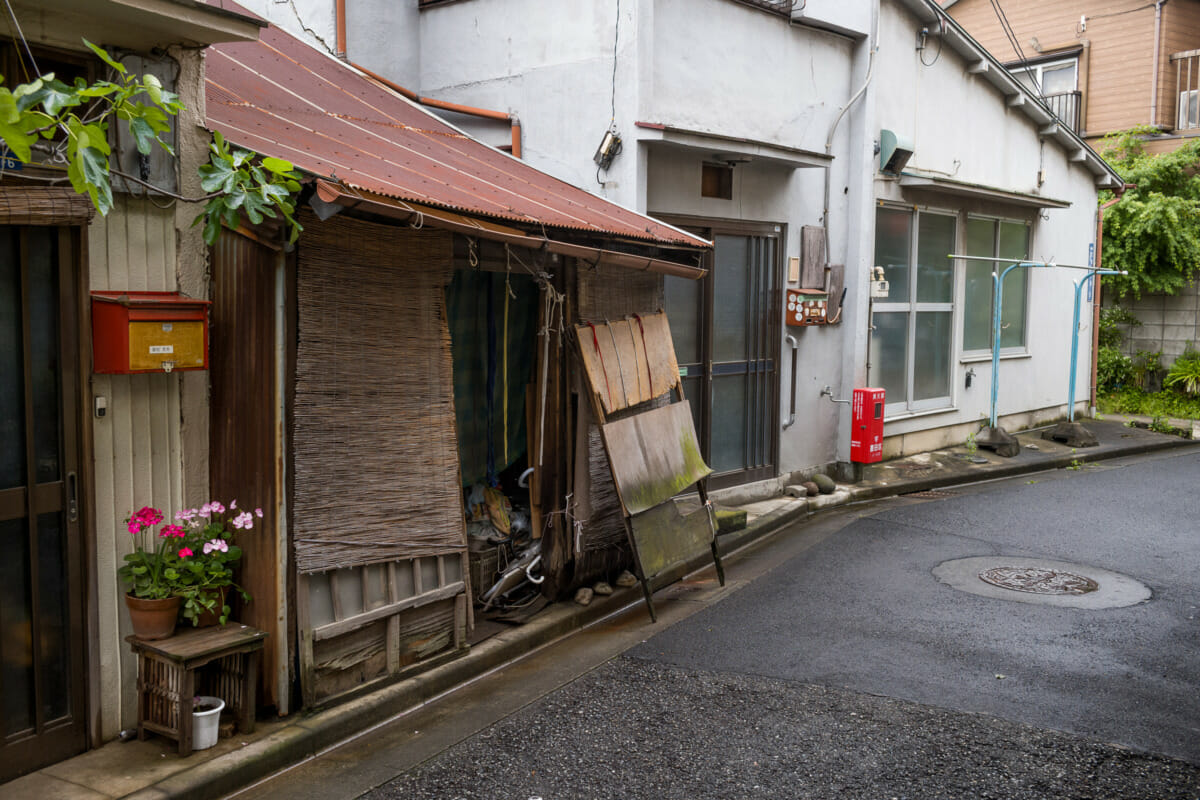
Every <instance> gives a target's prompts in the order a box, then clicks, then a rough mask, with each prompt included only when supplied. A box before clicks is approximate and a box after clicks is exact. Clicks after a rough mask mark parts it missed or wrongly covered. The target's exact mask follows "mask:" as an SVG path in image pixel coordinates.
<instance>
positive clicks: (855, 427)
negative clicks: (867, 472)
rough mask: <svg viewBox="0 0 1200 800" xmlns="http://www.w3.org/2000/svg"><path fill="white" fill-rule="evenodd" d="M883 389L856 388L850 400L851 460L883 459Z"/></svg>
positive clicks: (857, 461)
mask: <svg viewBox="0 0 1200 800" xmlns="http://www.w3.org/2000/svg"><path fill="white" fill-rule="evenodd" d="M883 404H884V391H883V389H855V390H854V398H853V399H852V400H851V401H850V460H851V461H853V462H856V463H858V464H874V463H876V462H877V461H882V460H883Z"/></svg>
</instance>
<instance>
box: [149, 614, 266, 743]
mask: <svg viewBox="0 0 1200 800" xmlns="http://www.w3.org/2000/svg"><path fill="white" fill-rule="evenodd" d="M266 638H267V633H266V632H265V631H260V630H258V629H257V628H251V627H249V626H246V625H239V624H238V623H230V624H228V625H224V626H215V627H211V628H181V629H180V630H179V631H178V632H177V633H175V635H174V636H170V637H168V638H166V639H158V640H156V641H145V640H142V639H139V638H137V637H136V636H127V637H125V641H127V642H129V644H130V646H131V647H132V648H133V652H134V654H135V655H137V659H138V679H137V688H138V738H139V739H145V738H146V735H147V733H148V732H153V733H158V734H161V735H163V736H166V737H168V738H171V739H174V740H176V741H177V742H179V755H181V756H186V755H189V754H190V753H191V752H192V700H193V698H194V697H195V696H196V695H199V694H205V695H210V696H212V697H219V698H221V699H222V700H224V701H225V705H226V707H228V708H229V709H230V710H231V711H232V712H233V713H234V714H235V715H236V719H237V727H238V730H239V731H241V732H242V733H251V732H253V730H254V700H255V694H256V690H257V688H258V656H259V651H260V650H262V648H263V645H264V644H265V640H266ZM204 667H208V669H202V668H204ZM198 670H199V672H198Z"/></svg>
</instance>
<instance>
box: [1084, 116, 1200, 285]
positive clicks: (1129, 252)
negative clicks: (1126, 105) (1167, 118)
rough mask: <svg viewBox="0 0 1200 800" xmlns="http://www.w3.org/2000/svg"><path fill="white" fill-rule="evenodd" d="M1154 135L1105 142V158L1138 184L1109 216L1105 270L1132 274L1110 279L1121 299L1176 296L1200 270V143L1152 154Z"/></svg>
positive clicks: (1140, 131) (1136, 132)
mask: <svg viewBox="0 0 1200 800" xmlns="http://www.w3.org/2000/svg"><path fill="white" fill-rule="evenodd" d="M1154 133H1157V130H1156V129H1153V128H1149V127H1145V126H1143V127H1140V128H1132V129H1130V130H1128V131H1122V132H1120V133H1118V134H1114V135H1112V136H1110V137H1106V138H1105V140H1104V143H1103V152H1104V156H1105V158H1107V159H1108V160H1109V162H1110V163H1111V164H1112V165H1113V166H1114V167H1116V168H1117V171H1118V172H1119V173H1120V174H1121V176H1122V177H1123V178H1124V179H1125V181H1126V182H1127V183H1131V184H1136V188H1133V189H1130V190H1129V191H1127V192H1125V194H1124V196H1123V197H1122V198H1121V200H1120V202H1118V203H1116V204H1115V205H1114V206H1112V208H1110V209H1109V210H1108V211H1106V212H1105V216H1104V261H1105V264H1104V265H1105V266H1106V267H1108V268H1110V269H1118V270H1126V271H1127V272H1128V273H1129V274H1128V275H1116V276H1112V277H1111V278H1106V279H1105V286H1107V287H1112V288H1113V289H1114V290H1115V291H1116V294H1117V296H1126V295H1133V296H1135V297H1140V296H1141V295H1142V293H1143V292H1154V293H1163V294H1176V293H1177V292H1179V290H1180V289H1182V288H1183V287H1184V286H1186V285H1187V284H1188V283H1189V282H1191V281H1192V280H1194V279H1195V277H1196V275H1197V271H1198V270H1200V177H1198V175H1197V165H1198V164H1200V141H1197V140H1190V141H1188V142H1187V143H1186V144H1184V145H1183V146H1182V147H1180V148H1178V149H1177V150H1175V151H1173V152H1170V153H1162V154H1158V155H1152V154H1148V153H1146V150H1145V144H1144V142H1145V137H1146V136H1148V135H1151V134H1154ZM1111 197H1112V194H1111V193H1109V192H1105V193H1102V196H1101V201H1102V202H1104V201H1107V200H1109V199H1111Z"/></svg>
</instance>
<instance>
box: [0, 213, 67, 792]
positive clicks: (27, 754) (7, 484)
mask: <svg viewBox="0 0 1200 800" xmlns="http://www.w3.org/2000/svg"><path fill="white" fill-rule="evenodd" d="M78 253H79V236H78V229H72V228H67V227H52V226H29V227H26V226H12V225H0V548H2V552H3V553H4V557H3V558H0V710H2V716H0V781H4V780H7V779H9V778H13V777H15V776H17V775H20V774H23V773H26V772H30V771H32V770H34V769H37V768H39V767H42V766H44V765H46V764H49V763H52V762H54V761H58V760H61V759H63V758H67V757H69V756H71V755H74V754H76V753H78V752H81V751H82V750H83V749H84V748H85V746H86V743H87V736H86V728H85V724H86V714H85V710H84V688H83V686H84V658H85V653H84V642H85V640H86V636H85V633H84V625H83V602H84V598H83V587H84V580H83V569H82V566H81V559H82V541H81V537H82V534H81V525H80V508H79V501H80V496H81V494H82V492H81V490H80V479H79V469H80V463H79V461H80V459H79V447H80V441H79V414H78V408H77V406H78V397H79V394H78V392H79V380H80V375H79V359H78V352H79V348H78V345H79V330H78V327H77V323H78V318H79V314H78V308H79V305H78V297H77V291H78V282H77V277H78V276H77V272H76V270H77V263H78Z"/></svg>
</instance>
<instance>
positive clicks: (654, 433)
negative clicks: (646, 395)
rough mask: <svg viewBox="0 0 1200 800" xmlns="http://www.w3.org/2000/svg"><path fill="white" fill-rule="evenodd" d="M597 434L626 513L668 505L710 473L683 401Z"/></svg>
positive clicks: (689, 409) (688, 407)
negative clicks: (600, 437)
mask: <svg viewBox="0 0 1200 800" xmlns="http://www.w3.org/2000/svg"><path fill="white" fill-rule="evenodd" d="M600 432H601V435H602V436H603V437H604V447H605V449H606V450H607V451H608V461H609V464H610V465H611V466H612V473H613V483H615V484H616V486H617V494H618V495H619V496H620V498H621V505H622V506H623V507H624V508H625V514H626V515H627V516H633V515H634V514H640V513H641V512H643V511H646V510H648V509H651V508H653V507H654V506H657V505H660V504H662V503H668V502H669V501H670V500H671V498H672V497H674V496H675V495H677V494H679V493H680V492H682V491H683V490H684V489H686V488H687V487H689V486H691V485H692V484H694V483H696V482H697V481H699V480H700V479H701V478H704V477H706V476H708V475H709V474H711V473H712V470H711V469H709V467H708V465H707V464H705V463H704V459H703V458H702V457H701V456H700V445H699V442H698V441H697V439H696V426H695V424H694V423H693V421H692V407H691V405H690V404H689V403H688V401H686V400H684V401H682V402H679V403H672V404H671V405H668V406H662V407H660V408H653V409H650V410H649V411H643V412H642V413H640V414H636V415H634V416H631V417H626V418H625V419H619V420H614V421H612V422H606V423H604V424H603V425H601V426H600Z"/></svg>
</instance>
